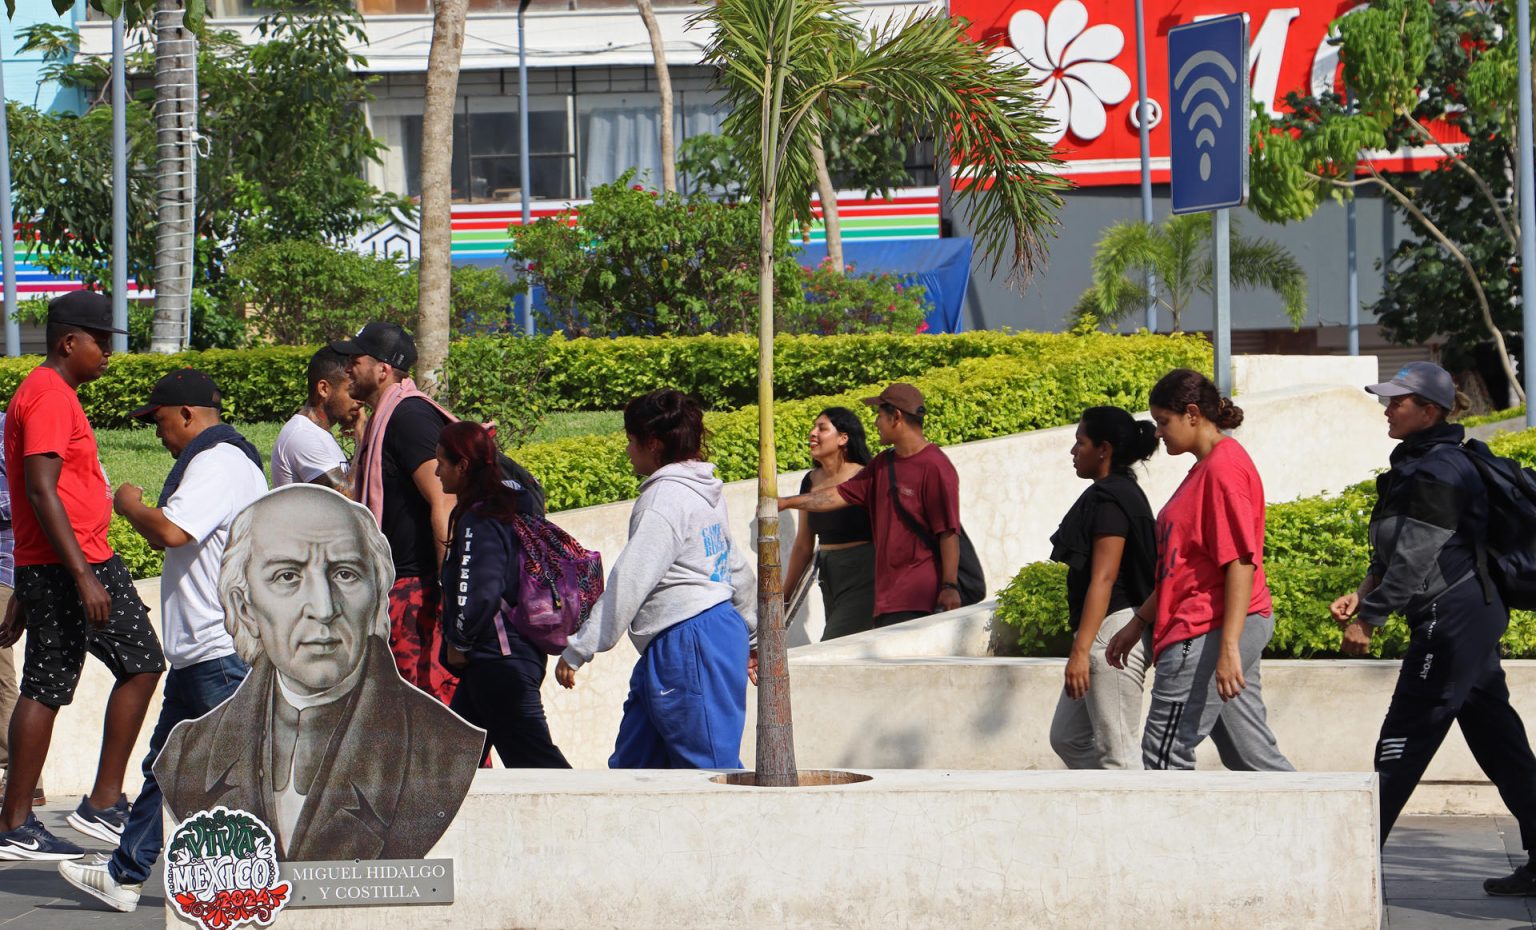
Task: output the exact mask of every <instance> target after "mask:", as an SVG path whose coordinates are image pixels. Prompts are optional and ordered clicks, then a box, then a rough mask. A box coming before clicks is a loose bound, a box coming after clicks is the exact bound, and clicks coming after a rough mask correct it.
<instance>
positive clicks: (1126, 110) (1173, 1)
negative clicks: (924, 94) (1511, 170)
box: [950, 0, 1459, 186]
mask: <svg viewBox="0 0 1536 930" xmlns="http://www.w3.org/2000/svg"><path fill="white" fill-rule="evenodd" d="M1355 6H1356V0H1291V2H1289V3H1286V2H1271V0H1236V2H1234V0H1145V22H1146V44H1147V92H1148V97H1149V98H1150V100H1149V106H1150V108H1151V110H1152V114H1153V118H1152V133H1151V150H1152V169H1153V170H1152V178H1153V180H1154V181H1157V182H1166V181H1167V180H1168V125H1167V121H1166V119H1165V118H1164V113H1165V111H1166V110H1167V109H1168V106H1167V103H1168V30H1169V29H1170V28H1172V27H1174V26H1177V25H1180V24H1182V23H1190V22H1195V21H1196V20H1199V19H1203V18H1206V17H1209V16H1224V15H1227V14H1231V13H1247V14H1248V17H1249V27H1248V28H1249V36H1250V50H1249V68H1250V80H1251V83H1252V87H1253V99H1254V101H1255V102H1263V104H1264V105H1265V106H1267V107H1268V108H1269V109H1270V112H1271V113H1276V114H1278V113H1279V112H1280V111H1281V110H1282V109H1283V108H1284V106H1285V96H1286V94H1287V93H1289V92H1291V91H1301V92H1303V93H1305V92H1308V91H1311V92H1313V93H1320V92H1322V91H1324V90H1328V89H1337V88H1338V87H1339V86H1340V85H1339V84H1338V83H1337V82H1338V81H1339V78H1340V70H1341V69H1340V67H1339V56H1338V49H1337V47H1335V46H1332V45H1329V44H1328V43H1327V41H1326V39H1327V37H1328V29H1329V25H1330V24H1331V23H1332V22H1333V21H1334V20H1335V19H1337V18H1338V17H1339V16H1341V15H1343V14H1345V13H1347V12H1349V11H1350V10H1351V9H1353V8H1354V7H1355ZM950 12H951V13H953V14H954V15H956V16H960V17H963V18H965V19H967V20H969V21H970V23H971V27H970V32H969V34H970V36H971V38H972V39H975V40H976V41H979V42H983V43H985V44H988V45H993V46H996V50H995V52H994V54H995V55H996V56H998V57H999V58H1005V59H1008V60H1011V61H1015V62H1018V61H1022V62H1023V63H1024V64H1026V65H1027V66H1028V67H1029V68H1030V69H1031V70H1032V71H1033V72H1034V73H1035V76H1036V77H1037V78H1038V79H1040V80H1041V82H1042V83H1041V86H1040V89H1039V91H1038V93H1039V94H1040V97H1041V99H1042V101H1043V102H1044V104H1045V108H1046V110H1047V112H1048V113H1049V114H1050V116H1051V117H1052V118H1053V119H1054V120H1055V121H1056V129H1055V130H1054V131H1053V132H1052V134H1051V138H1052V141H1053V142H1055V144H1056V149H1057V153H1058V155H1059V156H1060V157H1061V159H1062V160H1063V161H1064V162H1065V166H1064V168H1063V172H1062V173H1063V174H1065V175H1067V176H1068V177H1071V178H1072V179H1073V180H1074V181H1075V182H1076V183H1077V184H1079V185H1084V186H1097V185H1110V184H1135V183H1138V182H1139V180H1140V178H1141V163H1140V151H1141V150H1140V143H1139V141H1138V131H1137V126H1136V123H1135V119H1134V118H1135V115H1136V103H1137V94H1136V19H1135V15H1136V14H1135V4H1134V2H1133V0H950ZM1436 129H1437V134H1439V135H1441V136H1442V137H1443V138H1445V139H1446V140H1447V141H1459V140H1456V139H1455V138H1454V136H1453V135H1452V133H1451V131H1449V130H1445V131H1443V132H1441V131H1440V129H1441V127H1436ZM1438 155H1439V153H1438V151H1436V150H1433V149H1412V150H1406V151H1399V152H1393V153H1372V158H1371V161H1373V162H1374V163H1375V164H1377V165H1378V166H1380V167H1383V168H1396V169H1410V170H1417V169H1422V168H1426V167H1429V166H1430V165H1432V164H1433V163H1434V162H1435V161H1436V160H1437V157H1438Z"/></svg>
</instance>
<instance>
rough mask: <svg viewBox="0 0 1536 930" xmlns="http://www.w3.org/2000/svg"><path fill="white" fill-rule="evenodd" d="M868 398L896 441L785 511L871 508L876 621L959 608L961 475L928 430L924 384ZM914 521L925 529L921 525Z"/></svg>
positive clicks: (787, 504) (883, 437)
mask: <svg viewBox="0 0 1536 930" xmlns="http://www.w3.org/2000/svg"><path fill="white" fill-rule="evenodd" d="M864 403H866V404H869V405H870V406H872V407H876V408H878V409H879V412H878V413H877V414H876V415H875V429H876V431H877V432H878V433H879V435H880V442H881V444H882V445H889V446H891V447H892V448H890V449H887V450H885V451H884V452H881V453H880V454H879V455H877V456H875V458H874V460H873V461H872V462H870V463H869V464H868V465H866V466H864V470H863V471H861V472H859V473H858V474H857V475H854V476H853V477H852V478H849V479H848V480H847V481H844V482H843V483H842V484H839V485H835V486H833V487H828V488H822V489H821V490H819V491H812V492H811V493H809V494H800V495H797V496H795V497H783V498H780V499H779V510H781V511H782V510H808V511H815V512H823V511H827V510H837V509H839V508H841V507H855V506H857V507H863V508H865V509H866V510H868V511H869V524H870V529H871V531H872V532H873V534H874V539H875V626H889V625H891V624H893V623H901V622H903V621H905V620H913V619H916V618H917V617H926V616H928V615H929V614H932V613H937V612H939V611H944V610H954V609H956V608H958V607H959V606H960V585H959V582H958V578H959V574H960V536H959V532H960V477H959V475H957V474H956V473H955V466H954V465H953V464H951V463H950V461H949V457H948V456H946V455H945V454H944V452H943V450H941V449H940V448H939V447H938V446H936V445H934V444H933V443H931V442H929V441H928V440H927V438H926V437H924V435H923V417H924V416H925V415H926V414H927V412H928V410H927V407H925V406H924V404H923V393H922V391H919V390H918V389H917V388H916V387H914V386H912V385H910V384H902V383H899V382H898V383H896V384H892V385H889V386H888V387H886V389H885V390H883V391H881V392H880V396H879V397H867V398H865V399H864ZM893 464H894V475H895V483H894V488H893V485H892V467H893ZM897 508H901V510H904V511H905V512H906V514H907V517H909V518H910V519H907V518H904V517H903V516H902V514H901V513H899V512H898V510H897ZM914 523H915V524H916V525H917V526H919V527H921V528H922V529H923V530H924V531H925V535H920V534H919V533H917V532H915V531H914V529H913V527H912V526H911V524H914ZM925 536H926V538H925ZM930 540H934V541H936V545H935V543H934V542H930ZM935 548H937V549H938V555H937V558H936V557H935V553H934V549H935Z"/></svg>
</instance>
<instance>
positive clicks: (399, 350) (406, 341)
mask: <svg viewBox="0 0 1536 930" xmlns="http://www.w3.org/2000/svg"><path fill="white" fill-rule="evenodd" d="M331 348H332V349H334V350H335V351H337V352H340V353H341V354H342V355H369V356H372V357H373V358H376V359H378V360H379V361H381V362H383V363H384V364H386V365H393V366H394V367H396V368H399V369H400V370H402V371H405V370H408V369H410V367H411V366H412V365H414V364H416V342H415V340H413V339H412V338H411V334H410V333H408V332H406V331H405V330H403V329H401V328H400V327H398V326H396V325H395V324H393V323H385V322H382V321H380V320H374V321H373V322H372V323H369V324H368V325H366V326H364V327H363V328H362V329H360V330H358V331H357V335H356V336H353V337H352V338H351V339H338V340H336V341H335V342H333V343H331Z"/></svg>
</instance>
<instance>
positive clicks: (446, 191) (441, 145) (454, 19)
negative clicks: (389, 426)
mask: <svg viewBox="0 0 1536 930" xmlns="http://www.w3.org/2000/svg"><path fill="white" fill-rule="evenodd" d="M468 9H469V0H432V45H431V47H430V48H429V50H428V52H427V87H426V99H425V101H424V103H423V105H422V117H421V270H420V277H419V282H418V286H419V290H418V291H417V307H416V344H417V345H418V346H419V349H420V353H421V355H420V365H418V366H417V369H416V373H417V376H418V379H419V380H420V381H421V382H422V383H423V385H425V390H428V391H433V390H435V386H436V382H437V374H438V372H439V371H440V370H441V369H442V367H443V364H444V363H445V362H447V360H448V318H449V296H450V288H451V286H452V282H453V102H454V98H455V97H456V96H457V95H458V92H459V57H460V55H461V54H462V53H463V51H464V16H465V13H466V12H467V11H468Z"/></svg>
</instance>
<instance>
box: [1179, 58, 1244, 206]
mask: <svg viewBox="0 0 1536 930" xmlns="http://www.w3.org/2000/svg"><path fill="white" fill-rule="evenodd" d="M1208 65H1209V66H1214V68H1215V69H1216V70H1218V71H1220V72H1221V74H1222V75H1224V76H1225V77H1226V79H1227V83H1226V84H1223V83H1222V82H1221V81H1220V80H1218V79H1217V75H1216V74H1215V73H1213V72H1212V71H1211V69H1210V68H1208V67H1206V66H1208ZM1202 68H1204V69H1205V71H1204V73H1201V74H1199V75H1197V74H1196V72H1197V71H1200V70H1201V69H1202ZM1186 84H1187V85H1188V89H1186V88H1185V85H1186ZM1228 85H1230V86H1231V89H1232V92H1237V91H1239V86H1238V80H1237V68H1236V66H1235V65H1233V64H1232V62H1231V60H1230V59H1228V58H1227V56H1225V55H1223V54H1221V53H1220V52H1217V51H1213V50H1211V49H1205V50H1203V51H1199V52H1196V53H1195V54H1193V55H1191V56H1189V59H1188V60H1187V61H1185V62H1184V66H1183V67H1182V68H1180V69H1179V73H1178V74H1177V75H1175V76H1174V79H1173V93H1174V95H1175V96H1177V97H1178V112H1179V114H1180V115H1181V116H1183V117H1184V118H1185V123H1184V125H1185V126H1186V127H1188V129H1189V131H1190V132H1193V133H1195V148H1196V149H1197V150H1198V149H1214V148H1215V147H1216V130H1217V129H1220V128H1221V126H1222V114H1223V113H1224V112H1226V111H1227V110H1229V109H1231V107H1232V93H1230V92H1229V91H1228V89H1227V88H1228ZM1181 91H1182V92H1183V96H1179V94H1180V92H1181ZM1202 97H1203V98H1204V99H1201V98H1202ZM1216 100H1220V101H1221V106H1219V107H1218V106H1217V105H1216V103H1215V101H1216ZM1202 123H1207V124H1208V125H1203V126H1202V125H1201V124H1202ZM1196 127H1199V128H1198V130H1197V129H1196ZM1213 127H1214V128H1213ZM1210 179H1211V153H1210V152H1209V151H1202V152H1200V180H1202V181H1209V180H1210Z"/></svg>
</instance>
